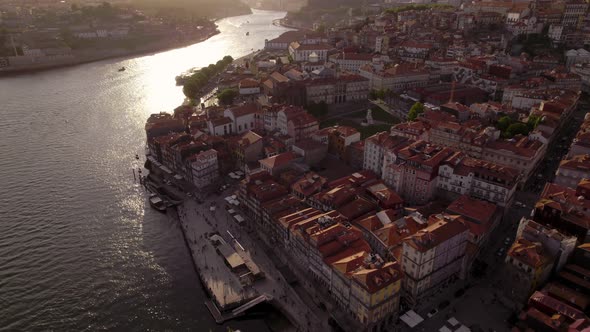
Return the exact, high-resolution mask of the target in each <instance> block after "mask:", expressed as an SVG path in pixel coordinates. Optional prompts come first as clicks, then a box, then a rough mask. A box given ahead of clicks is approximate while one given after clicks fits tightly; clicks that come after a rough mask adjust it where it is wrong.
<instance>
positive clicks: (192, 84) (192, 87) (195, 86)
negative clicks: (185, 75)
mask: <svg viewBox="0 0 590 332" xmlns="http://www.w3.org/2000/svg"><path fill="white" fill-rule="evenodd" d="M200 89H201V85H200V84H199V83H198V82H197V81H195V80H189V81H188V82H186V84H184V86H183V87H182V93H184V95H185V96H186V97H187V98H191V99H192V98H195V97H196V96H197V94H198V93H199V90H200Z"/></svg>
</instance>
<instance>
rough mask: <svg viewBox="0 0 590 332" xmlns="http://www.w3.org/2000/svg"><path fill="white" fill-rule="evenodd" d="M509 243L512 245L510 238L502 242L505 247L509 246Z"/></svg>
mask: <svg viewBox="0 0 590 332" xmlns="http://www.w3.org/2000/svg"><path fill="white" fill-rule="evenodd" d="M510 243H512V239H511V238H509V237H507V238H506V239H505V240H504V244H505V245H509V244H510Z"/></svg>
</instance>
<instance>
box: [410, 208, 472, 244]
mask: <svg viewBox="0 0 590 332" xmlns="http://www.w3.org/2000/svg"><path fill="white" fill-rule="evenodd" d="M428 223H429V226H428V227H426V228H424V229H421V230H419V231H418V232H417V233H416V234H414V235H412V236H411V237H409V238H407V239H405V240H404V241H405V242H406V243H408V244H409V245H410V246H412V247H414V248H415V249H416V250H418V251H421V252H425V251H428V250H430V249H432V248H435V247H437V246H438V245H440V244H441V243H444V242H445V241H447V240H449V239H451V238H453V237H455V236H457V235H459V234H461V233H463V232H467V231H468V228H467V226H466V225H465V223H464V221H463V220H462V219H461V217H460V216H449V215H440V214H439V215H432V216H430V218H429V221H428Z"/></svg>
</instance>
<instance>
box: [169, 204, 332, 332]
mask: <svg viewBox="0 0 590 332" xmlns="http://www.w3.org/2000/svg"><path fill="white" fill-rule="evenodd" d="M212 202H215V204H216V206H217V208H216V209H215V211H211V210H210V208H209V207H210V205H211V203H212ZM224 206H225V201H224V200H223V197H208V199H206V200H205V203H203V204H201V205H198V204H197V203H196V202H194V201H193V200H190V199H187V200H186V201H185V203H184V204H183V205H181V206H179V207H178V215H179V220H180V223H181V225H182V227H183V229H184V230H185V234H186V236H187V239H188V242H189V246H190V247H191V251H192V254H193V259H194V260H195V264H196V265H197V268H198V269H199V270H200V271H201V275H202V279H203V282H204V284H205V287H208V288H210V289H211V293H212V294H213V296H214V297H215V300H216V302H217V303H218V304H219V305H220V306H221V308H220V309H221V311H226V310H228V309H230V308H231V307H232V306H234V305H235V304H236V303H239V304H243V303H244V302H246V301H248V300H251V299H253V298H255V297H257V296H260V295H263V294H267V295H269V296H270V297H272V298H273V300H272V303H273V304H274V305H275V306H276V307H277V308H278V309H279V310H281V312H283V314H285V315H286V316H287V317H288V318H289V320H290V321H291V322H292V323H293V324H295V325H296V326H295V327H296V329H297V331H310V332H311V331H329V326H328V324H327V320H326V319H324V318H325V317H321V316H324V315H320V316H318V315H317V314H318V310H317V309H316V308H310V307H309V306H308V305H306V303H305V302H304V301H303V300H302V299H301V297H300V296H299V295H298V294H297V292H296V291H295V290H294V289H293V288H292V287H291V286H290V285H289V284H288V283H287V281H286V280H285V279H284V278H283V277H282V276H281V274H280V272H279V271H278V270H277V268H276V266H275V265H274V264H273V262H272V261H271V259H270V258H269V257H268V255H267V254H266V253H265V252H264V249H263V247H262V246H261V244H260V243H259V242H257V241H256V240H253V239H252V238H251V237H250V235H249V234H248V233H247V232H246V231H245V229H243V228H242V227H241V226H239V225H237V223H235V222H234V221H233V218H232V217H231V216H230V215H229V214H228V213H227V211H226V210H225V209H224V208H223V207H224ZM227 231H229V232H230V233H231V234H232V235H233V237H235V241H234V240H232V238H231V236H230V235H229V233H227ZM214 232H216V233H218V234H220V235H221V236H222V237H223V238H224V239H225V240H226V242H228V243H230V244H232V247H233V248H234V249H235V250H236V252H237V253H238V254H239V255H240V257H241V258H242V259H243V260H244V261H246V265H249V263H253V264H255V265H256V266H257V267H258V268H259V269H260V271H261V272H262V274H263V275H264V278H263V279H261V280H256V281H254V282H253V283H252V284H251V285H250V286H245V287H242V286H241V285H240V283H239V280H238V278H237V277H236V276H235V275H234V274H233V273H232V272H231V271H230V269H229V267H227V266H226V265H225V263H224V260H223V257H221V256H220V255H218V254H217V253H216V251H215V249H214V247H213V245H212V244H211V242H210V241H209V240H208V239H207V238H206V234H207V233H214ZM237 243H239V245H238V244H237ZM242 248H243V249H242Z"/></svg>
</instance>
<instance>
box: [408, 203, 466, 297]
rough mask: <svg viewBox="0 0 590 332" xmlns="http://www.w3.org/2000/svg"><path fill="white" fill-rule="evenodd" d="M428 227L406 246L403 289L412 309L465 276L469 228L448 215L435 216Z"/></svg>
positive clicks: (415, 235)
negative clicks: (446, 285)
mask: <svg viewBox="0 0 590 332" xmlns="http://www.w3.org/2000/svg"><path fill="white" fill-rule="evenodd" d="M429 224H430V225H429V226H428V227H426V228H424V229H422V230H419V231H418V232H417V233H416V234H414V235H412V236H410V237H408V238H406V239H405V240H404V244H403V254H402V263H401V264H402V269H403V271H404V275H405V276H406V278H405V279H404V281H403V288H404V294H405V298H406V299H407V300H408V303H410V305H416V304H417V303H419V302H421V300H422V299H424V298H425V297H426V296H427V295H429V294H431V293H432V292H434V291H436V290H437V289H438V288H439V287H441V286H443V285H444V284H446V283H448V282H450V281H451V280H452V279H455V278H463V276H464V274H465V271H464V263H463V260H464V259H465V251H466V248H467V238H468V233H469V229H468V228H467V226H465V224H464V222H463V221H462V220H461V218H460V217H459V216H448V215H433V216H431V217H430V219H429Z"/></svg>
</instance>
